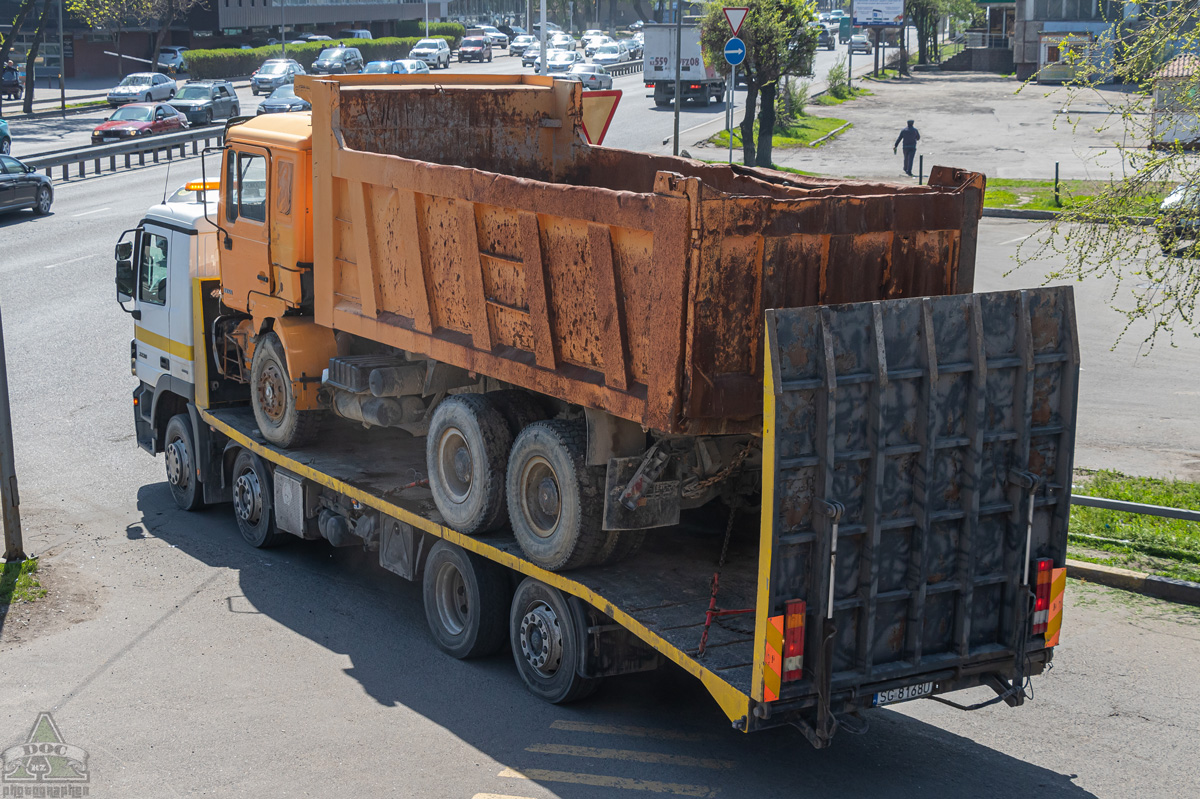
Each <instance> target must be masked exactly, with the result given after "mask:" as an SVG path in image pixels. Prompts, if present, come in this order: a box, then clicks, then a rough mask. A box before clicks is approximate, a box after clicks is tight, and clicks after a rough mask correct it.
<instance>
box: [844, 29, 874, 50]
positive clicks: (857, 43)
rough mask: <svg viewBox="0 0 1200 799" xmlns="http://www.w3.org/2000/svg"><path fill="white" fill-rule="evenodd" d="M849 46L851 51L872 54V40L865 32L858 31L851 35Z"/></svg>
mask: <svg viewBox="0 0 1200 799" xmlns="http://www.w3.org/2000/svg"><path fill="white" fill-rule="evenodd" d="M847 47H848V48H849V51H850V52H851V53H866V54H867V55H870V54H871V40H870V38H868V37H867V35H866V34H865V33H856V34H854V35H853V36H851V37H850V44H849V45H847Z"/></svg>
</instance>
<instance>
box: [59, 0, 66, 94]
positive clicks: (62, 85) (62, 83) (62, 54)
mask: <svg viewBox="0 0 1200 799" xmlns="http://www.w3.org/2000/svg"><path fill="white" fill-rule="evenodd" d="M63 5H64V2H63V0H58V105H59V109H60V110H61V111H62V115H63V116H64V117H65V116H66V115H67V84H66V79H67V78H66V75H65V74H64V73H65V72H66V69H67V48H66V47H64V46H63V45H64V44H65V40H64V39H63Z"/></svg>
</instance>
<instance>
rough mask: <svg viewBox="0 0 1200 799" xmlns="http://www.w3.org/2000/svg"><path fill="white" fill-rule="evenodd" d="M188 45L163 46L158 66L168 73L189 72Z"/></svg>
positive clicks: (159, 53)
mask: <svg viewBox="0 0 1200 799" xmlns="http://www.w3.org/2000/svg"><path fill="white" fill-rule="evenodd" d="M187 51H188V48H186V47H163V48H161V49H160V50H159V51H158V68H159V69H161V70H163V71H164V72H166V73H167V74H170V75H174V74H175V73H176V72H187V59H186V58H185V57H184V53H186V52H187Z"/></svg>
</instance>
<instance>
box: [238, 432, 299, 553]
mask: <svg viewBox="0 0 1200 799" xmlns="http://www.w3.org/2000/svg"><path fill="white" fill-rule="evenodd" d="M232 482H233V515H234V518H235V519H237V526H238V530H240V531H241V533H242V538H244V539H246V543H247V544H249V545H250V546H252V547H257V548H259V549H265V548H267V547H274V546H279V545H280V544H282V543H283V542H284V541H286V540H287V535H286V534H285V533H280V532H278V531H277V530H276V529H275V513H274V502H273V499H274V493H273V488H272V483H271V473H270V472H269V471H267V467H266V464H264V463H263V462H262V458H260V457H258V456H257V455H255V454H254V453H253V452H251V451H250V450H248V449H243V450H242V451H240V452H239V453H238V454H237V458H235V459H234V461H233V480H232Z"/></svg>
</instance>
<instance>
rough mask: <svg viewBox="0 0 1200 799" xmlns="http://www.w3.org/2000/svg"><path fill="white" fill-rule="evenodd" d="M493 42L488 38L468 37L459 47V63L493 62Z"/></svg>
mask: <svg viewBox="0 0 1200 799" xmlns="http://www.w3.org/2000/svg"><path fill="white" fill-rule="evenodd" d="M491 60H492V40H491V39H489V38H488V37H486V36H468V37H467V38H465V39H463V40H462V43H461V44H459V45H458V63H460V64H461V63H462V62H464V61H491Z"/></svg>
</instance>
